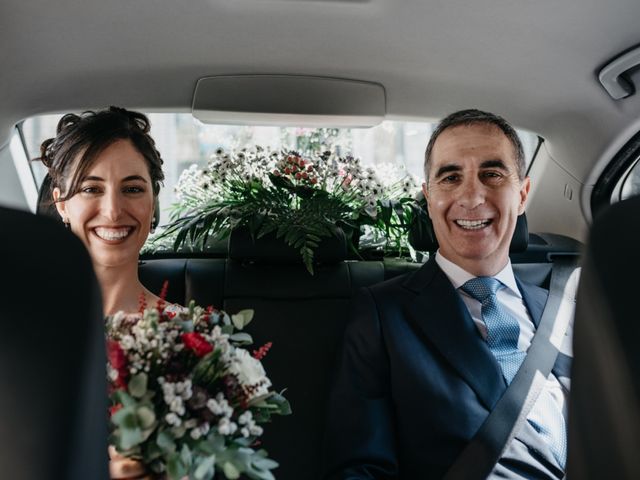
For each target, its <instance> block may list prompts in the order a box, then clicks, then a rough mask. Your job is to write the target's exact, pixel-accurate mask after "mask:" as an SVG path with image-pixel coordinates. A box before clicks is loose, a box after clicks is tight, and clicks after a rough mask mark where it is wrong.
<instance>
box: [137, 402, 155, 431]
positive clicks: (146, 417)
mask: <svg viewBox="0 0 640 480" xmlns="http://www.w3.org/2000/svg"><path fill="white" fill-rule="evenodd" d="M136 413H137V414H138V421H139V423H140V426H141V427H142V428H144V429H147V428H150V427H151V426H152V425H153V424H154V423H155V421H156V414H155V413H154V412H153V410H152V409H151V408H149V407H147V406H146V405H143V406H141V407H139V408H138V410H137V412H136Z"/></svg>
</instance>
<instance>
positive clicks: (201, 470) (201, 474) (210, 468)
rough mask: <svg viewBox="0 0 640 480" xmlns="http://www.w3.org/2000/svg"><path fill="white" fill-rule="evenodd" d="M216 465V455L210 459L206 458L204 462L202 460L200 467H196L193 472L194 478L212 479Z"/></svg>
mask: <svg viewBox="0 0 640 480" xmlns="http://www.w3.org/2000/svg"><path fill="white" fill-rule="evenodd" d="M215 464H216V456H215V455H209V456H208V457H205V458H204V460H201V461H200V463H199V465H198V466H197V467H196V469H195V471H194V472H193V476H194V477H196V479H197V480H203V479H205V478H212V477H213V472H214V468H215Z"/></svg>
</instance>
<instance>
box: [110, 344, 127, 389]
mask: <svg viewBox="0 0 640 480" xmlns="http://www.w3.org/2000/svg"><path fill="white" fill-rule="evenodd" d="M107 358H108V359H109V363H110V364H111V366H112V367H113V369H114V370H116V371H117V372H118V378H116V379H115V380H114V382H113V383H114V385H115V388H116V389H120V388H123V389H126V388H127V382H126V380H127V376H128V375H129V370H128V369H127V355H126V354H125V353H124V350H122V347H121V346H120V344H119V343H118V342H116V341H115V340H108V341H107Z"/></svg>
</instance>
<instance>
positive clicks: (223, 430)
mask: <svg viewBox="0 0 640 480" xmlns="http://www.w3.org/2000/svg"><path fill="white" fill-rule="evenodd" d="M237 429H238V425H236V424H235V423H234V422H232V421H231V420H229V419H228V418H227V417H224V418H221V419H220V421H219V422H218V432H219V433H220V435H233V434H234V433H235V432H236V430H237Z"/></svg>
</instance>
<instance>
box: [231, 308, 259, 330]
mask: <svg viewBox="0 0 640 480" xmlns="http://www.w3.org/2000/svg"><path fill="white" fill-rule="evenodd" d="M253 314H254V311H253V310H252V309H244V310H240V311H239V312H237V313H235V314H233V315H231V321H232V322H233V325H234V326H235V327H236V328H237V329H238V330H242V329H243V328H244V327H246V326H247V325H249V323H250V322H251V320H253Z"/></svg>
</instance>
